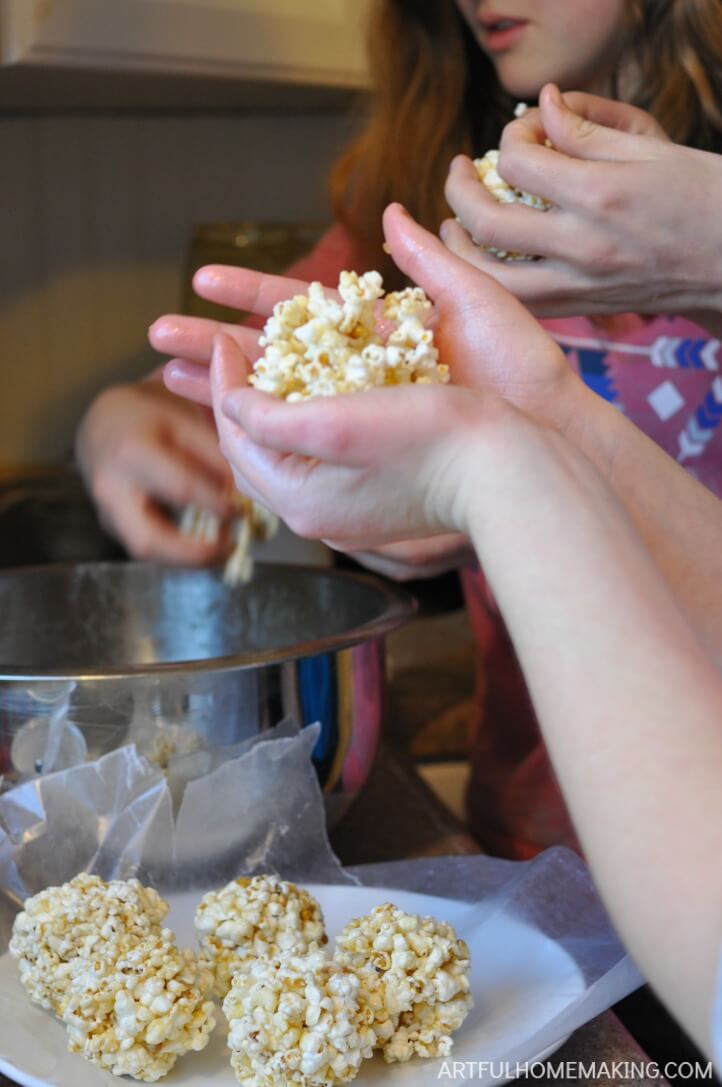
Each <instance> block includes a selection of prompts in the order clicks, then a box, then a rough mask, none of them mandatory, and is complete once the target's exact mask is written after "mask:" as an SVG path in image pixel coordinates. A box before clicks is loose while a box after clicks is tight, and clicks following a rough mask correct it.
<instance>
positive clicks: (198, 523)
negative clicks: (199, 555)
mask: <svg viewBox="0 0 722 1087" xmlns="http://www.w3.org/2000/svg"><path fill="white" fill-rule="evenodd" d="M233 500H234V505H235V507H236V510H237V513H236V515H235V516H234V518H233V521H232V524H231V531H232V533H233V537H234V541H235V542H234V547H233V551H232V552H231V554H230V555H229V556H228V559H227V560H226V565H225V569H224V571H223V580H224V581H225V582H226V584H227V585H242V584H245V583H246V582H248V581H250V580H251V576H252V574H253V558H252V557H251V553H250V551H251V544H252V543H253V541H254V540H270V539H272V537H273V536H275V535H276V533H277V532H278V524H279V522H278V518H277V517H276V515H275V514H274V513H271V511H270V510H267V509H266V508H265V506H261V505H259V503H258V502H253V501H252V500H251V499H250V498H246V497H245V496H244V495H242V494H239V493H238V492H237V491H234V495H233ZM221 525H222V521H221V518H220V517H219V516H218V514H217V513H212V512H211V510H204V509H201V508H200V507H199V506H186V507H185V509H184V510H183V513H182V514H181V519H180V526H179V527H180V530H181V532H182V533H183V534H184V535H186V536H192V537H193V538H194V539H196V540H203V541H205V542H206V543H216V542H217V541H218V539H219V537H220V534H221Z"/></svg>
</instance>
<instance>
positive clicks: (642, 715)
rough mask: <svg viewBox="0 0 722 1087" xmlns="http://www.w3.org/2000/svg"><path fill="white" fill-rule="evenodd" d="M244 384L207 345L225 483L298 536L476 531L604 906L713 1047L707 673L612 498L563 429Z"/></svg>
mask: <svg viewBox="0 0 722 1087" xmlns="http://www.w3.org/2000/svg"><path fill="white" fill-rule="evenodd" d="M245 374H246V363H245V362H244V360H243V358H242V356H241V355H240V352H239V351H238V349H237V347H236V345H235V344H234V343H233V341H232V340H231V339H230V338H228V337H224V336H219V337H218V339H217V341H216V345H215V349H214V359H213V366H212V390H213V402H214V410H215V412H216V419H217V422H218V426H219V432H220V435H221V443H222V448H223V450H224V452H225V453H226V455H227V456H228V457H229V459H230V461H231V463H232V465H233V469H234V473H235V475H236V479H237V482H238V484H239V485H240V486H242V487H243V489H244V490H247V491H248V492H249V493H251V494H252V495H253V496H254V497H257V498H260V499H261V500H262V501H264V502H266V503H267V504H268V505H270V506H271V507H272V508H275V509H277V510H279V511H281V512H283V513H284V514H286V515H287V516H288V519H289V521H290V523H291V525H292V526H293V527H294V528H296V529H297V530H298V531H300V532H302V533H305V534H308V535H312V534H314V532H322V533H330V534H333V533H339V534H341V535H342V536H343V535H344V534H345V535H346V536H355V537H356V538H358V539H362V540H363V539H365V540H366V541H367V542H370V543H376V542H381V541H383V540H384V539H387V540H388V539H393V538H394V536H395V535H396V534H397V533H401V534H404V535H406V536H409V535H414V534H422V533H428V532H436V531H443V530H446V531H449V530H454V531H460V532H463V533H466V534H468V535H469V536H470V537H471V539H472V541H473V543H474V545H475V548H476V550H477V553H478V556H479V559H480V561H481V563H482V564H483V567H484V569H485V571H486V574H487V577H488V579H489V581H490V583H491V586H492V589H493V591H494V594H495V597H496V599H497V602H498V604H499V605H500V607H501V610H502V613H503V615H504V618H505V620H506V623H507V625H508V628H509V630H510V632H511V635H512V637H513V639H514V642H515V645H516V649H517V653H518V654H519V658H520V661H521V663H522V666H523V669H524V672H525V675H526V679H527V682H528V684H529V688H530V691H531V694H532V697H533V700H534V704H535V707H536V710H537V713H538V715H539V719H540V722H541V726H542V730H543V733H544V737H545V740H546V742H547V744H548V747H549V750H550V753H551V755H552V758H553V761H554V764H555V767H556V770H557V774H558V776H559V780H560V782H561V785H562V788H563V790H564V793H565V796H566V799H567V802H568V804H569V808H570V811H571V814H572V816H573V819H574V822H575V825H576V828H577V831H578V833H579V837H580V840H581V843H582V845H583V847H584V850H585V853H586V856H587V858H588V860H589V862H590V865H591V868H592V871H593V873H594V876H595V879H596V880H597V883H598V886H599V888H600V890H601V893H602V895H603V897H604V899H605V902H606V905H607V907H608V909H609V910H610V913H611V915H612V917H613V919H614V921H615V923H616V925H617V927H618V929H619V931H620V933H621V935H622V937H623V939H624V940H625V942H626V944H627V946H628V947H629V949H630V951H631V952H632V954H633V955H634V957H635V959H636V960H637V962H638V964H639V966H640V968H641V969H642V970H643V971H644V973H645V975H646V976H647V977H648V978H649V980H650V981H651V983H652V984H653V985H654V987H655V988H656V990H657V992H658V993H659V995H660V996H661V997H662V999H663V1000H664V1001H665V1002H666V1003H667V1005H668V1006H669V1008H670V1009H671V1011H672V1012H673V1013H674V1014H675V1015H676V1016H677V1017H678V1018H679V1019H680V1021H681V1022H682V1023H683V1025H684V1026H685V1027H686V1029H687V1030H688V1031H689V1032H690V1033H691V1035H692V1036H693V1037H694V1038H695V1039H696V1040H697V1042H698V1043H699V1044H700V1045H701V1046H702V1048H703V1049H709V1047H710V1033H709V1023H710V1009H711V1006H712V994H713V990H714V981H715V975H716V967H717V962H718V959H719V953H720V947H721V944H722V907H721V905H720V903H722V866H720V864H719V857H720V847H721V846H722V829H721V828H722V792H721V791H720V787H719V786H720V780H721V779H722V726H721V724H720V722H722V680H721V679H720V676H719V674H718V672H717V670H716V669H715V667H714V665H713V664H712V662H711V661H710V659H709V657H708V656H707V655H706V653H705V652H704V650H703V648H702V646H701V644H700V642H699V640H698V638H697V637H696V635H695V633H694V632H693V630H692V627H691V625H690V623H689V621H688V618H687V617H686V616H685V614H684V609H683V607H682V606H681V605H680V602H679V601H678V600H677V599H676V598H675V596H674V594H673V592H672V590H671V588H670V586H669V584H668V583H667V582H666V581H665V580H664V578H663V577H662V575H661V573H660V571H659V569H658V568H657V567H656V566H655V564H654V563H653V561H652V559H651V557H650V555H649V552H648V550H647V549H646V547H645V546H644V544H643V542H642V540H641V539H640V537H639V535H638V534H637V532H636V531H635V528H634V525H633V523H632V521H631V519H630V517H629V516H628V514H627V513H626V511H625V510H624V508H623V507H622V505H621V503H620V502H619V501H618V499H617V498H616V496H615V495H614V494H613V493H612V492H611V490H610V489H609V487H608V486H607V485H606V483H605V482H604V481H603V480H602V478H601V476H600V474H599V473H598V472H597V471H596V469H594V467H593V466H592V465H591V464H590V463H589V462H588V461H587V460H586V459H585V458H584V457H583V455H582V454H581V453H580V452H579V451H578V450H577V449H575V448H574V447H573V446H572V445H571V444H570V443H569V442H567V441H566V440H565V439H564V438H562V436H561V435H560V434H559V433H558V432H555V431H553V430H551V429H550V428H548V427H545V426H542V425H540V424H539V423H536V422H534V421H532V420H531V419H529V418H528V417H525V416H523V415H521V414H520V413H519V412H517V411H515V410H514V409H513V408H511V407H510V406H509V405H508V404H505V403H504V402H503V401H500V400H498V399H497V398H495V397H493V396H485V395H484V394H481V393H479V392H478V391H476V390H470V389H461V388H457V387H453V386H451V387H448V388H439V387H432V388H429V387H426V388H425V387H422V386H411V387H402V388H396V389H379V390H374V391H372V392H368V393H364V394H363V396H345V397H336V398H319V399H316V400H311V401H307V402H304V403H302V404H286V403H284V402H279V401H277V400H274V399H273V398H272V397H269V396H266V395H264V394H262V393H259V392H256V391H255V390H253V389H250V388H247V387H244V379H245ZM684 478H685V479H686V478H688V477H686V476H685V477H684ZM691 483H692V481H691V480H690V484H691ZM670 508H671V507H670ZM718 528H719V532H718V535H717V543H718V544H719V542H720V540H722V524H720V525H719V526H718Z"/></svg>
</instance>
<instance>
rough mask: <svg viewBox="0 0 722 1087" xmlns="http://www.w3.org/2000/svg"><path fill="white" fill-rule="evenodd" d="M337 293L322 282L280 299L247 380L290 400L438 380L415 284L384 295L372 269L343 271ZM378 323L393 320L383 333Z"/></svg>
mask: <svg viewBox="0 0 722 1087" xmlns="http://www.w3.org/2000/svg"><path fill="white" fill-rule="evenodd" d="M338 295H339V297H338V298H335V297H332V296H330V295H328V294H327V293H326V291H325V289H324V288H323V287H322V286H321V284H320V283H311V284H310V286H309V288H308V294H307V295H303V294H301V295H296V296H295V297H294V298H290V299H288V300H287V301H285V302H279V303H278V304H277V305H276V306H275V307H274V310H273V314H272V315H271V317H269V319H268V321H267V322H266V325H265V327H264V329H263V334H262V335H261V337H260V339H259V344H260V346H261V347H262V348H264V352H263V355H261V357H260V358H259V359H257V360H256V362H255V364H254V368H253V373H252V374H251V376H250V378H249V381H250V382H251V384H253V385H254V386H255V387H256V388H257V389H260V390H261V391H262V392H266V393H270V394H271V395H273V396H278V397H281V398H283V399H285V400H289V401H297V400H306V399H308V398H309V397H312V396H333V395H335V394H337V393H350V392H359V391H361V390H364V389H372V388H376V387H378V386H383V385H408V384H413V383H419V384H443V383H445V382H447V381H448V380H449V373H448V368H447V367H446V366H443V365H439V361H438V358H439V353H438V351H437V349H436V347H435V346H434V336H433V332H432V330H431V329H430V328H428V327H427V326H426V319H427V318H428V316H429V313H430V310H431V303H430V302H429V300H428V298H427V297H426V295H425V293H424V291H423V290H422V289H421V288H420V287H408V288H406V290H403V291H396V292H393V293H391V294H387V295H384V289H383V280H382V278H381V275H380V274H379V273H378V272H367V273H366V274H365V275H361V276H359V275H358V274H357V273H356V272H342V273H341V277H340V280H339V285H338ZM379 325H381V327H384V326H388V325H390V326H391V330H390V332H389V334H388V336H386V337H385V338H384V337H382V335H381V333H380V332H379Z"/></svg>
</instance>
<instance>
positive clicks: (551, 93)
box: [547, 83, 564, 107]
mask: <svg viewBox="0 0 722 1087" xmlns="http://www.w3.org/2000/svg"><path fill="white" fill-rule="evenodd" d="M547 96H548V98H549V101H550V102H551V103H552V105H553V106H557V107H560V106H563V105H564V99H563V98H562V92H561V91H560V90H559V88H558V87H557V85H556V83H550V84H549V86H548V87H547Z"/></svg>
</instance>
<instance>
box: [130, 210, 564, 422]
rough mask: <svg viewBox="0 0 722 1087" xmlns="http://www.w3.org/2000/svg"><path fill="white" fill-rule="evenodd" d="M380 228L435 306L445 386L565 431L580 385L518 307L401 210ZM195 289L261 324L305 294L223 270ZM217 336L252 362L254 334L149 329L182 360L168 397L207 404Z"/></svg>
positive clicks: (194, 326) (280, 282)
mask: <svg viewBox="0 0 722 1087" xmlns="http://www.w3.org/2000/svg"><path fill="white" fill-rule="evenodd" d="M384 229H385V233H386V240H387V242H388V244H389V246H390V249H391V253H392V256H393V258H394V261H395V262H396V264H397V265H398V267H399V268H400V269H401V270H402V271H403V272H404V273H406V275H407V276H408V277H409V278H410V279H411V280H412V281H413V282H414V283H417V284H418V285H419V286H421V287H423V288H424V290H425V291H426V293H427V294H428V295H429V297H430V298H431V300H432V301H433V302H434V317H433V322H432V323H433V325H434V335H435V339H436V343H437V345H438V347H439V351H440V359H441V362H443V363H446V364H447V365H448V366H449V368H450V370H451V377H452V381H453V382H454V383H455V384H459V385H469V386H475V387H477V388H479V389H484V390H487V391H491V392H494V393H497V394H498V395H500V396H503V397H505V398H506V399H508V400H509V401H510V402H511V403H513V404H515V405H516V406H518V407H520V408H522V409H523V410H525V411H529V412H531V413H532V414H535V415H538V416H540V417H542V418H544V419H545V421H547V422H550V423H553V424H555V425H563V424H564V422H565V420H566V416H567V415H568V414H569V412H570V411H571V405H570V403H569V401H570V400H571V398H572V393H573V390H574V389H575V387H576V385H577V384H578V381H577V379H576V377H575V376H574V375H573V373H572V371H571V370H570V369H569V367H568V366H567V363H566V361H565V359H564V356H563V354H562V352H561V351H560V350H559V348H558V347H557V346H556V345H555V344H554V343H553V341H552V340H551V339H550V337H549V336H548V335H547V334H546V333H545V332H544V331H543V329H542V328H541V327H540V326H539V325H538V324H537V323H536V321H534V320H532V318H530V316H529V314H528V313H527V311H526V310H525V309H524V307H523V306H522V305H521V304H520V303H519V302H517V301H516V300H515V299H514V298H512V296H511V295H510V294H508V292H506V291H504V290H502V289H501V288H500V287H499V286H498V284H496V283H495V282H494V281H493V280H492V279H490V278H489V277H487V276H481V275H479V273H478V271H476V270H475V269H474V268H472V267H470V265H469V264H468V263H467V262H466V261H464V260H461V259H459V258H458V257H456V256H454V255H453V254H452V253H450V252H449V250H448V249H447V248H446V247H445V246H444V245H443V244H442V243H441V242H440V241H439V239H438V238H436V237H435V236H434V235H432V234H430V233H429V232H428V231H426V230H424V229H423V228H422V227H420V226H419V225H418V223H416V222H414V220H413V219H412V218H411V217H410V216H409V215H408V214H406V212H404V210H403V208H401V207H400V206H399V205H392V206H391V207H390V208H387V210H386V213H385V215H384ZM195 284H196V289H197V290H199V292H200V293H202V294H203V295H204V297H206V298H211V299H212V300H214V301H217V302H222V303H223V304H225V305H229V304H231V305H234V306H236V307H237V308H238V309H241V310H246V311H250V312H252V313H254V314H259V315H261V316H267V315H268V314H269V313H270V312H271V310H272V309H273V306H274V304H275V303H276V302H278V301H281V300H283V299H285V298H289V297H291V296H292V295H294V294H298V293H299V292H302V291H305V290H306V287H307V285H306V284H304V283H300V282H299V281H297V280H291V279H285V278H283V277H280V276H269V275H263V274H262V273H260V272H254V271H251V270H249V269H244V268H222V267H211V268H207V269H201V270H200V272H198V273H197V274H196V280H195ZM218 331H226V332H229V333H230V334H231V335H232V337H233V338H234V339H235V340H236V342H237V343H239V345H240V346H241V348H242V349H243V351H244V353H245V354H246V356H247V357H249V358H250V359H251V360H253V359H254V358H255V357H257V355H258V353H259V349H258V344H257V333H255V332H253V331H252V330H250V329H238V328H233V327H229V326H220V325H218V324H217V323H216V322H213V321H204V320H201V319H197V318H196V319H193V318H178V317H165V318H160V320H159V321H156V323H155V324H154V325H153V326H152V327H151V331H150V339H151V343H152V344H153V346H154V347H156V348H157V349H158V350H162V351H166V352H169V353H170V352H172V353H174V354H176V355H178V356H181V357H180V358H176V359H174V360H173V361H172V362H170V363H168V365H167V366H166V371H165V380H166V384H167V385H168V387H169V388H170V389H172V390H173V391H174V392H177V393H180V394H181V395H185V396H191V397H192V398H194V399H199V400H201V401H202V402H204V403H208V401H209V390H208V386H207V383H206V380H205V374H204V364H206V363H207V361H208V360H209V358H210V353H211V347H212V342H213V337H214V335H215V334H216V333H217V332H218ZM568 394H569V395H568Z"/></svg>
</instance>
